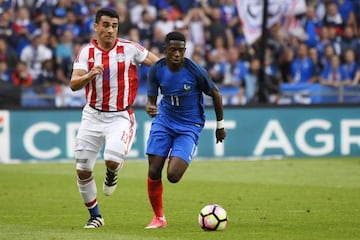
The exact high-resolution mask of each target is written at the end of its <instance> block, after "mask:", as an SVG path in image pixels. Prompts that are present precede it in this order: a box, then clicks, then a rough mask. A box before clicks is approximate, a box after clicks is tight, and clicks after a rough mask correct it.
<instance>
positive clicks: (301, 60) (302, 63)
mask: <svg viewBox="0 0 360 240" xmlns="http://www.w3.org/2000/svg"><path fill="white" fill-rule="evenodd" d="M314 73H315V72H314V64H313V62H312V61H311V59H310V58H309V56H308V47H307V45H306V44H305V43H301V44H300V45H299V48H298V49H297V53H296V54H295V59H294V61H293V62H292V64H291V82H292V83H313V82H314V81H315V80H314Z"/></svg>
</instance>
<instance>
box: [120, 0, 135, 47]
mask: <svg viewBox="0 0 360 240" xmlns="http://www.w3.org/2000/svg"><path fill="white" fill-rule="evenodd" d="M116 9H117V11H118V13H119V35H120V36H121V37H124V38H126V37H127V36H129V32H130V30H131V29H133V28H136V25H133V24H132V23H131V20H130V17H129V12H128V9H127V8H126V5H125V4H124V3H118V4H117V7H116ZM138 42H140V39H139V41H138Z"/></svg>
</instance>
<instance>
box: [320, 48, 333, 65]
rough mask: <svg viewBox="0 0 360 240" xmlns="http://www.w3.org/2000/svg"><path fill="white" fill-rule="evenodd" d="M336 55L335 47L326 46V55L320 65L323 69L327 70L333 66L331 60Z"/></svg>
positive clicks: (321, 59)
mask: <svg viewBox="0 0 360 240" xmlns="http://www.w3.org/2000/svg"><path fill="white" fill-rule="evenodd" d="M334 55H336V53H335V50H334V47H333V45H331V44H328V45H326V46H325V49H324V54H323V56H322V57H321V58H320V64H321V66H322V68H323V69H324V68H327V67H329V66H330V65H331V59H332V57H333V56H334Z"/></svg>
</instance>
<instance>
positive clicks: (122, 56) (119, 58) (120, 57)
mask: <svg viewBox="0 0 360 240" xmlns="http://www.w3.org/2000/svg"><path fill="white" fill-rule="evenodd" d="M117 61H118V62H125V54H124V53H118V54H117Z"/></svg>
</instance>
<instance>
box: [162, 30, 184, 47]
mask: <svg viewBox="0 0 360 240" xmlns="http://www.w3.org/2000/svg"><path fill="white" fill-rule="evenodd" d="M171 40H176V41H183V42H185V41H186V40H185V36H184V34H182V33H180V32H169V33H168V34H166V36H165V43H166V44H169V42H170V41H171Z"/></svg>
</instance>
